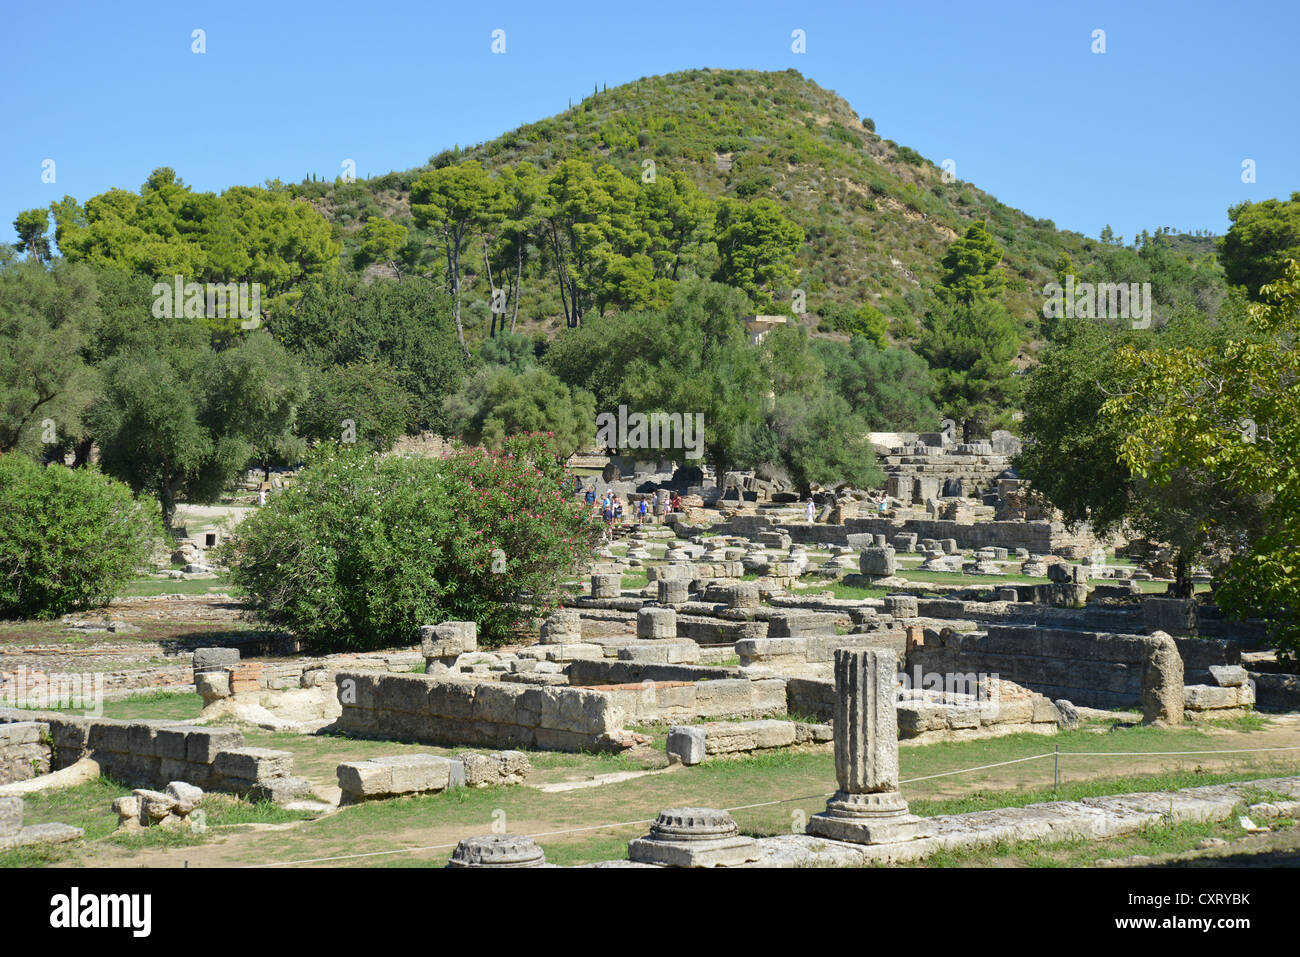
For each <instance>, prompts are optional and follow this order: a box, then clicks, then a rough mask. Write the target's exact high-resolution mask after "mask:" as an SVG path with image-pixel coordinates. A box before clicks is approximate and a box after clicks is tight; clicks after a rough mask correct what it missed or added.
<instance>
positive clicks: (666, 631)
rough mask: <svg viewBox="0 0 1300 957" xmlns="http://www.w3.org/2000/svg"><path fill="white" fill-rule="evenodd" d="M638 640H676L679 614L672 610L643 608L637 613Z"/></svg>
mask: <svg viewBox="0 0 1300 957" xmlns="http://www.w3.org/2000/svg"><path fill="white" fill-rule="evenodd" d="M636 635H637V637H638V638H676V637H677V612H676V611H674V610H673V609H671V608H642V609H640V610H639V611H638V612H637V613H636Z"/></svg>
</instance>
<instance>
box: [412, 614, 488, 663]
mask: <svg viewBox="0 0 1300 957" xmlns="http://www.w3.org/2000/svg"><path fill="white" fill-rule="evenodd" d="M419 635H420V653H421V654H422V655H424V658H425V661H429V660H430V659H438V658H455V657H456V656H457V655H461V654H465V653H466V652H471V651H477V650H478V625H477V624H476V623H475V622H472V621H444V622H442V623H441V624H438V625H422V626H421V627H420V632H419Z"/></svg>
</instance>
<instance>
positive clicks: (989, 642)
mask: <svg viewBox="0 0 1300 957" xmlns="http://www.w3.org/2000/svg"><path fill="white" fill-rule="evenodd" d="M1152 641H1153V639H1152V638H1151V637H1150V636H1147V635H1123V634H1097V633H1094V632H1081V631H1066V630H1062V629H1053V628H1036V627H1033V626H1012V625H1007V626H998V625H993V626H990V627H989V629H988V633H987V634H978V633H975V634H949V635H936V636H931V635H929V634H927V635H926V641H925V644H923V645H918V646H916V647H914V648H912V649H911V650H909V652H908V655H907V667H908V670H909V671H910V670H912V669H913V668H917V667H919V668H920V669H921V671H922V672H924V673H930V672H937V673H940V674H954V673H962V674H970V673H974V674H990V675H991V674H996V675H998V676H999V677H1001V678H1003V679H1006V680H1008V681H1012V682H1015V683H1016V684H1018V685H1023V686H1024V687H1026V688H1029V689H1031V690H1033V691H1037V692H1039V693H1040V694H1043V695H1046V696H1047V697H1048V698H1051V699H1053V700H1055V699H1058V698H1067V699H1069V700H1070V701H1072V702H1074V703H1075V704H1079V705H1085V706H1087V707H1093V708H1131V707H1135V706H1138V705H1140V704H1141V702H1142V675H1143V667H1144V662H1145V661H1146V656H1147V655H1148V654H1149V653H1150V646H1151V643H1152ZM1175 643H1176V644H1177V645H1178V650H1179V654H1180V656H1181V657H1182V658H1183V660H1184V673H1185V674H1187V675H1189V676H1195V675H1197V674H1199V673H1201V672H1202V671H1204V672H1205V673H1206V674H1207V675H1208V670H1207V669H1208V667H1209V665H1210V664H1236V663H1237V662H1238V661H1239V660H1240V652H1239V651H1236V650H1235V649H1234V647H1233V646H1232V643H1231V642H1215V641H1207V640H1205V639H1195V638H1190V639H1175ZM1189 680H1190V679H1189Z"/></svg>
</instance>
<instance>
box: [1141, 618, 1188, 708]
mask: <svg viewBox="0 0 1300 957" xmlns="http://www.w3.org/2000/svg"><path fill="white" fill-rule="evenodd" d="M1142 723H1143V724H1168V725H1178V724H1182V723H1183V659H1182V656H1181V655H1179V654H1178V645H1177V644H1176V643H1175V642H1174V639H1173V638H1171V637H1170V636H1169V635H1167V634H1165V633H1164V632H1160V631H1158V632H1156V633H1155V634H1153V635H1152V636H1151V637H1150V639H1149V640H1148V641H1147V643H1146V650H1145V654H1144V656H1143V661H1142Z"/></svg>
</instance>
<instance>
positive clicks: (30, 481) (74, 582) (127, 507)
mask: <svg viewBox="0 0 1300 957" xmlns="http://www.w3.org/2000/svg"><path fill="white" fill-rule="evenodd" d="M0 502H3V503H4V506H3V508H0V617H5V618H10V617H22V618H55V617H57V616H59V615H62V614H65V613H67V612H70V611H77V610H79V609H83V608H93V607H96V606H99V605H105V604H107V603H108V602H109V601H110V600H111V599H112V598H113V597H114V596H115V595H116V594H117V593H118V591H119V590H120V589H121V587H122V586H123V585H125V584H126V583H127V582H128V581H129V580H130V579H131V578H132V576H134V575H135V572H136V569H137V568H139V567H140V566H142V565H144V564H146V563H147V562H148V560H149V556H150V554H151V553H152V551H153V547H154V544H155V543H156V542H158V541H159V540H160V539H161V538H162V528H161V526H160V524H159V521H158V506H157V505H156V504H155V503H153V502H151V501H148V500H141V501H137V500H136V499H135V498H133V497H132V495H131V491H130V489H128V488H127V487H126V486H125V485H123V484H121V483H120V482H115V481H113V480H112V479H110V478H108V477H107V476H105V475H102V474H101V473H99V472H98V471H96V470H94V469H68V468H64V467H63V466H62V465H51V466H48V467H42V466H40V465H37V464H36V463H35V462H33V461H32V460H31V459H29V458H27V457H26V456H23V455H14V454H6V455H0Z"/></svg>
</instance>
